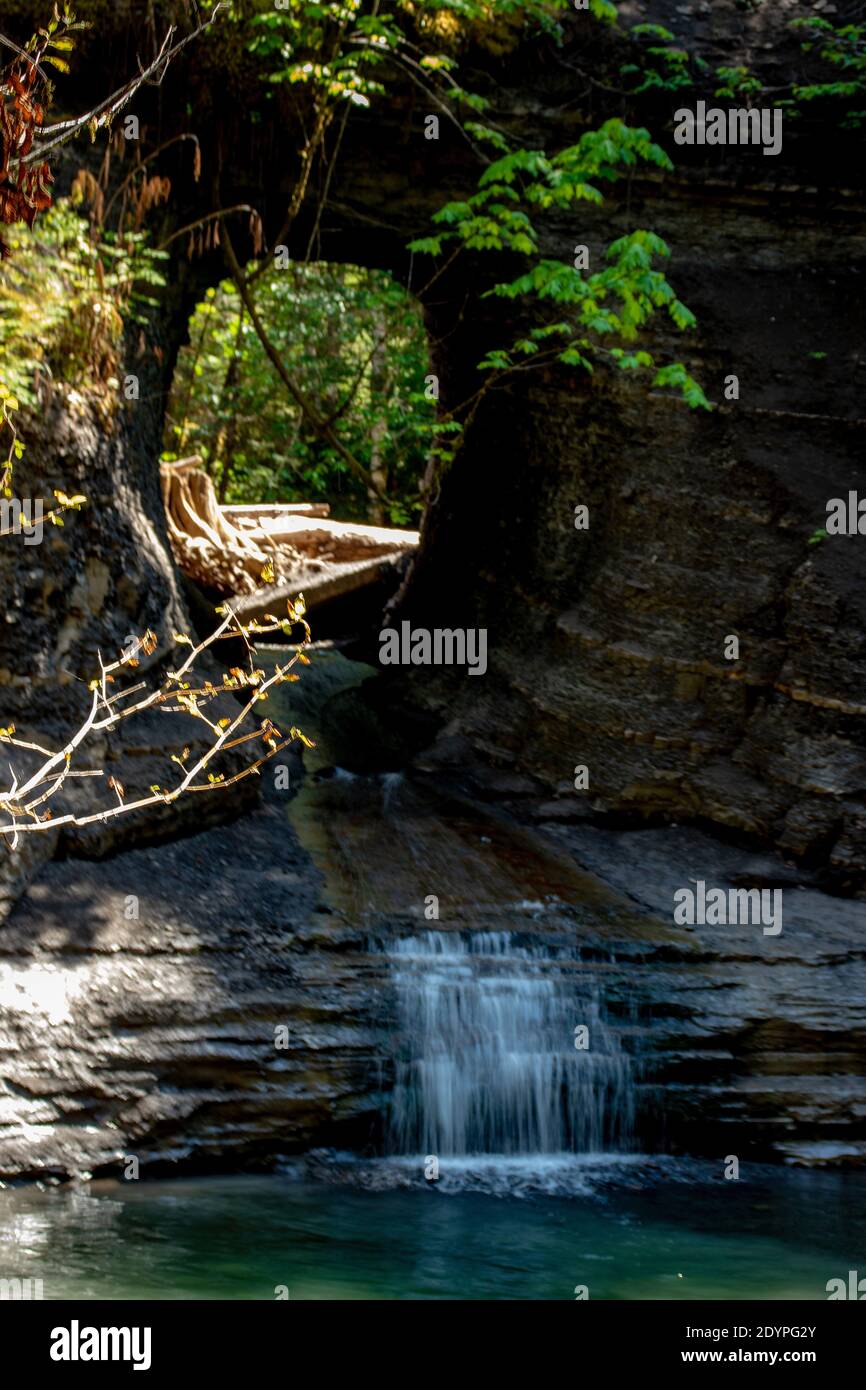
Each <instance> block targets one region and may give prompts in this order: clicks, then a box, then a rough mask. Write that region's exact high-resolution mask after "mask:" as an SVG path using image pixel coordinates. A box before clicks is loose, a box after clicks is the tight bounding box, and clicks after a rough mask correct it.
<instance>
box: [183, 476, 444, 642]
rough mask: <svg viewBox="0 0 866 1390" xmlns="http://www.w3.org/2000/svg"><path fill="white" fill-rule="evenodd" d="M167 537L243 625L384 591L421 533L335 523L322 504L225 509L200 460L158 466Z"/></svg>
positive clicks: (191, 573)
mask: <svg viewBox="0 0 866 1390" xmlns="http://www.w3.org/2000/svg"><path fill="white" fill-rule="evenodd" d="M160 476H161V482H162V493H163V500H164V502H165V511H166V518H167V522H168V531H169V538H170V540H171V544H172V548H173V550H174V554H175V557H176V559H177V562H178V564H179V566H180V568H181V569H182V570H183V571H184V573H185V574H187V575H188V576H189V577H190V578H191V579H194V580H195V581H196V583H198V584H200V585H202V586H203V587H205V588H206V589H208V590H216V591H217V592H218V593H219V594H221V595H222V596H223V597H226V598H235V599H236V600H237V602H236V603H235V608H236V611H237V612H238V614H239V615H241V616H242V617H243V620H244V621H250V620H251V619H252V618H255V617H263V616H264V614H265V613H279V612H280V611H281V610H283V611H284V610H285V605H286V601H287V600H289V599H293V598H295V597H296V596H297V595H298V594H299V593H303V595H304V598H305V600H306V605H307V609H308V610H311V609H313V608H315V607H317V606H318V605H320V604H323V603H326V602H329V601H330V600H331V599H334V598H339V597H341V596H342V595H344V594H350V593H352V592H354V591H355V590H358V589H363V588H366V587H368V586H374V585H376V584H380V583H381V582H382V580H383V577H387V575H388V573H389V571H391V570H392V569H394V568H395V567H396V565H397V563H398V561H400V560H401V559H402V558H403V557H404V556H405V555H407V554H410V553H411V552H412V551H413V550H414V549H415V548H416V547H417V544H418V532H417V531H408V530H399V529H397V528H390V527H387V526H365V525H363V524H361V523H360V522H353V521H352V522H349V521H332V520H331V518H330V517H329V516H328V515H327V513H328V511H329V508H328V505H327V503H323V502H301V503H286V504H283V503H279V502H268V503H260V504H256V503H250V504H248V505H231V506H222V507H221V506H220V505H219V503H218V502H217V500H216V493H215V491H214V486H213V481H212V479H211V478H210V476H209V475H208V474H207V473H206V472H205V470H204V468H203V467H202V461H201V459H200V458H198V457H192V458H188V459H180V460H178V461H177V462H175V463H163V464H161V465H160Z"/></svg>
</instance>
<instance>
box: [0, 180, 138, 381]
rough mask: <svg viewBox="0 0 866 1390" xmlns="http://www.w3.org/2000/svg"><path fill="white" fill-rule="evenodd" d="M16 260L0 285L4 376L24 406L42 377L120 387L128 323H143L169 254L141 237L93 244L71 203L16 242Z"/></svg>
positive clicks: (16, 234)
mask: <svg viewBox="0 0 866 1390" xmlns="http://www.w3.org/2000/svg"><path fill="white" fill-rule="evenodd" d="M10 246H11V249H12V251H13V252H14V255H13V257H12V258H11V259H10V260H9V261H7V262H6V265H5V267H4V272H3V275H2V277H0V375H2V379H3V380H4V381H5V383H6V386H7V387H8V388H9V389H10V390H11V391H12V392H13V393H14V395H15V396H16V398H17V399H18V400H19V401H20V402H22V403H23V404H26V405H32V404H33V403H34V401H35V399H36V392H35V385H36V379H37V375H38V374H40V373H41V374H43V375H47V376H50V377H53V378H55V379H57V380H62V381H68V382H70V383H73V384H75V385H76V386H78V387H79V388H81V387H85V386H87V385H88V384H90V385H96V384H99V385H106V384H111V385H112V386H116V385H117V382H116V380H112V377H113V373H114V371H115V370H116V368H117V357H118V350H119V347H120V341H121V338H122V334H123V330H124V321H125V320H127V321H130V320H131V321H135V320H136V319H140V318H141V316H142V314H143V313H144V312H145V311H146V308H147V306H148V305H149V304H151V303H153V302H154V301H153V297H152V295H151V293H150V291H151V290H152V289H155V288H158V287H159V286H161V285H162V284H163V283H164V280H163V277H162V275H161V273H160V270H159V263H160V261H161V260H162V259H164V255H163V253H160V252H158V251H155V250H153V249H152V248H150V247H149V245H148V243H147V238H146V234H145V233H143V232H127V233H124V235H123V237H122V239H119V238H117V237H116V236H114V235H112V234H110V233H105V234H104V235H103V237H102V238H100V239H97V240H94V237H93V235H92V233H91V230H90V227H89V224H88V222H87V219H86V218H84V217H83V216H81V215H80V214H79V213H78V212H77V211H76V210H75V208H74V207H73V205H72V201H71V200H70V199H59V200H58V202H57V204H56V205H55V206H54V207H53V208H51V209H50V210H49V211H48V212H47V213H46V214H45V215H44V216H43V217H42V218H41V219H40V222H39V225H38V227H34V228H33V229H30V228H27V227H25V226H18V227H16V228H15V229H14V231H13V232H12V233H11V235H10Z"/></svg>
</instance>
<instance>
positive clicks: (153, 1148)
mask: <svg viewBox="0 0 866 1390" xmlns="http://www.w3.org/2000/svg"><path fill="white" fill-rule="evenodd" d="M274 795H275V798H276V799H275V800H274V801H273V802H271V803H270V804H267V805H265V806H263V807H262V808H260V809H259V810H258V811H256V812H255V813H254V814H252V815H251V816H249V817H248V818H247V819H245V820H243V821H239V822H237V823H236V824H235V825H234V826H231V827H227V828H223V829H221V830H216V831H214V830H212V831H209V832H206V833H204V834H202V835H198V836H195V837H193V838H191V839H186V840H183V841H182V842H180V843H177V844H173V845H164V846H162V847H160V848H152V849H144V850H135V851H131V852H128V853H125V854H121V855H118V856H116V857H115V858H113V859H111V860H110V861H107V862H101V863H82V862H79V863H75V864H70V863H68V862H66V863H56V864H52V865H51V866H50V867H49V868H48V869H47V870H46V871H45V872H44V873H43V874H42V876H41V877H40V878H39V879H38V881H37V882H35V883H33V884H32V885H31V887H30V889H29V891H28V892H27V894H26V896H25V897H24V899H23V900H22V902H21V903H20V905H19V907H18V909H17V911H16V912H15V913H14V914H13V916H12V918H11V919H10V920H9V921H8V922H7V924H6V925H5V927H3V929H2V930H0V1001H2V1024H0V1060H2V1074H3V1077H4V1084H3V1088H2V1093H0V1174H2V1175H3V1176H4V1177H10V1176H18V1177H22V1176H23V1177H31V1178H32V1177H39V1176H42V1177H46V1176H50V1175H55V1176H67V1175H75V1174H81V1173H84V1172H92V1171H94V1170H114V1171H117V1170H118V1169H119V1168H120V1169H122V1168H123V1160H124V1159H128V1158H131V1157H136V1158H138V1160H139V1163H140V1165H141V1170H142V1175H143V1176H145V1175H148V1176H154V1175H155V1174H157V1173H158V1172H159V1171H160V1170H161V1167H162V1169H165V1168H166V1167H171V1168H173V1169H176V1168H178V1167H188V1168H191V1169H193V1170H195V1171H206V1170H207V1169H209V1168H219V1169H223V1170H226V1169H227V1170H230V1171H231V1170H239V1169H242V1168H246V1169H249V1168H254V1167H256V1166H258V1165H260V1164H267V1163H269V1162H272V1161H273V1159H274V1158H275V1156H278V1155H281V1154H288V1153H293V1152H298V1151H299V1150H302V1149H304V1148H306V1147H308V1146H309V1145H310V1144H311V1143H312V1142H318V1143H326V1142H332V1141H334V1140H336V1139H338V1138H339V1140H340V1142H341V1143H342V1144H343V1145H344V1146H348V1145H349V1144H358V1146H363V1144H364V1143H365V1142H367V1141H368V1139H369V1138H370V1137H371V1135H372V1133H373V1130H374V1126H375V1121H376V1116H377V1113H378V1110H379V1108H380V1098H379V1096H378V1093H377V1075H376V1070H375V1064H376V1063H377V1060H378V1059H379V1058H380V1057H381V1056H382V1055H383V1053H384V1052H385V1051H386V1046H385V1042H384V1038H383V1037H382V1036H381V1035H380V1032H379V1029H378V1019H377V1017H376V1009H375V1003H376V992H375V990H372V989H371V988H370V987H369V984H368V979H369V976H370V973H371V968H372V966H371V962H370V961H369V960H367V959H366V958H365V957H364V956H363V955H359V953H358V952H359V941H358V935H357V933H356V934H355V936H354V938H353V936H352V934H351V933H348V932H347V931H345V930H341V929H340V927H339V924H337V925H336V926H335V925H332V919H331V917H330V916H329V914H328V911H327V909H326V908H324V907H322V908H321V910H319V887H320V884H319V879H318V875H317V874H316V872H315V870H314V869H313V867H312V865H311V864H310V861H309V859H308V858H307V856H306V855H305V854H304V852H303V851H302V850H301V849H300V847H299V846H298V844H297V841H296V840H295V838H294V837H293V835H292V833H291V831H290V829H289V827H288V825H287V824H286V820H285V804H284V803H285V798H283V799H282V800H280V799H279V795H278V794H276V793H275V794H274ZM281 1029H288V1033H287V1034H286V1035H283V1034H282V1033H280V1032H279V1031H278V1030H281ZM284 1041H285V1043H286V1045H285V1046H283V1042H284Z"/></svg>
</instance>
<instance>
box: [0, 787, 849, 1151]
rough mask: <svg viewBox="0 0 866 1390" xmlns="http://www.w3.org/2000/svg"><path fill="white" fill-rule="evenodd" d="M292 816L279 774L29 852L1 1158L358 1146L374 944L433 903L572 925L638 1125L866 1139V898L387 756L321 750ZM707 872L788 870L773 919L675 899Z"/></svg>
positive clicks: (4, 1043) (367, 1116) (7, 1000)
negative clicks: (72, 854)
mask: <svg viewBox="0 0 866 1390" xmlns="http://www.w3.org/2000/svg"><path fill="white" fill-rule="evenodd" d="M297 772H298V767H297V766H295V767H293V782H294V779H295V778H296V775H297ZM329 772H330V774H331V775H328V774H329ZM293 816H294V823H295V824H294V828H293V825H292V824H290V822H289V820H288V817H287V796H286V794H285V793H278V792H276V791H274V790H273V789H271V790H268V791H267V795H266V798H265V802H264V804H263V805H262V806H261V807H260V808H259V809H257V810H256V811H254V812H253V813H251V814H249V815H247V816H245V817H243V818H241V819H239V820H238V821H236V822H235V823H234V824H233V825H230V826H224V827H220V828H215V829H211V830H207V831H205V832H204V833H202V834H200V835H196V836H193V837H191V838H188V839H185V840H182V841H180V842H178V843H175V844H167V845H162V846H152V847H149V848H145V849H141V850H133V851H127V852H124V853H121V854H118V855H116V856H115V857H114V858H112V859H110V860H104V861H101V862H92V861H80V860H79V861H65V862H56V863H53V864H51V865H49V866H48V867H47V868H45V869H44V870H43V871H42V872H41V873H40V874H38V875H37V876H36V877H35V879H34V881H33V882H32V883H31V885H30V888H29V890H28V891H27V893H26V894H25V896H24V898H23V899H22V900H21V902H20V903H19V905H18V907H17V908H16V910H15V911H14V912H13V913H12V914H11V916H10V918H9V919H8V921H7V923H6V925H5V926H4V927H3V928H2V929H0V999H2V1006H3V1007H2V1028H0V1059H2V1074H3V1077H4V1081H3V1084H2V1089H0V1174H2V1175H3V1176H4V1177H6V1178H9V1177H31V1178H32V1177H37V1176H42V1177H47V1176H57V1177H63V1176H67V1175H70V1174H80V1173H84V1172H100V1171H122V1170H123V1165H124V1162H125V1161H127V1160H128V1159H129V1158H131V1157H137V1158H138V1159H139V1163H140V1168H141V1171H142V1173H145V1174H150V1175H152V1176H155V1175H157V1174H159V1173H161V1172H164V1171H171V1170H175V1169H185V1170H190V1171H207V1170H209V1169H228V1170H242V1169H254V1168H258V1167H262V1168H264V1167H269V1166H271V1165H272V1164H273V1163H274V1162H277V1161H279V1160H280V1159H281V1158H284V1157H285V1156H286V1155H291V1154H296V1153H300V1152H304V1151H306V1150H309V1149H313V1148H321V1147H327V1146H330V1147H336V1148H338V1149H355V1150H361V1151H367V1152H374V1151H375V1150H376V1147H377V1145H378V1142H379V1140H380V1137H381V1128H382V1126H381V1119H382V1115H383V1112H384V1109H385V1106H386V1105H387V1092H388V1089H389V1086H390V1084H391V1080H392V1075H393V1072H392V1067H393V1059H394V1056H395V1048H399V1046H400V1040H399V1038H398V1037H397V1036H396V1035H395V1016H394V988H393V977H392V972H391V964H390V961H389V957H388V954H387V953H388V944H389V942H393V941H394V940H395V938H396V937H399V936H407V935H417V934H418V933H419V932H422V931H424V930H425V929H428V928H431V927H435V928H436V929H437V930H444V931H448V930H457V931H467V930H472V931H476V932H477V931H484V930H490V931H498V932H501V931H504V930H507V931H510V932H514V933H517V934H518V936H519V938H520V939H525V940H527V941H530V940H532V941H536V942H537V941H539V939H540V938H543V939H544V940H546V941H548V942H549V943H550V946H551V947H552V948H555V947H556V946H557V945H560V946H567V947H568V948H569V949H573V948H574V946H575V945H577V946H578V948H579V965H578V966H577V967H576V968H577V969H578V970H579V972H580V974H581V977H582V983H583V981H585V980H586V979H590V980H592V981H594V982H596V983H597V985H598V991H599V995H600V997H601V998H602V999H603V1001H604V1009H605V1017H606V1019H607V1025H608V1027H609V1029H610V1030H611V1031H612V1032H613V1033H615V1034H616V1035H617V1037H618V1038H619V1041H620V1044H621V1046H622V1048H623V1049H624V1050H625V1051H627V1052H628V1053H629V1055H630V1056H631V1057H632V1059H633V1064H634V1068H635V1077H636V1096H637V1111H638V1117H637V1126H636V1132H635V1136H634V1143H635V1145H636V1147H638V1148H639V1149H642V1150H644V1151H645V1152H649V1153H652V1152H656V1153H658V1152H663V1151H669V1152H672V1153H674V1154H676V1153H690V1154H698V1155H704V1156H706V1157H710V1158H713V1159H714V1160H715V1159H719V1158H725V1157H726V1156H727V1155H730V1154H736V1155H738V1156H739V1157H741V1158H743V1157H750V1158H762V1159H770V1160H772V1159H775V1160H777V1161H778V1160H786V1161H789V1162H795V1163H801V1164H807V1165H816V1166H837V1165H843V1166H847V1165H849V1164H852V1163H855V1164H856V1163H860V1162H862V1161H863V1159H864V1156H866V1123H864V1121H866V1078H864V1072H866V1030H864V1025H863V1019H862V1010H861V1008H860V1005H859V1002H858V1001H859V1000H860V999H862V997H863V991H864V989H866V944H864V942H866V936H864V925H866V906H864V905H863V904H862V903H860V902H856V901H850V900H845V899H841V898H832V897H829V896H827V895H826V894H823V893H821V892H819V891H817V890H816V889H815V888H814V886H813V885H811V884H809V883H803V882H800V876H799V875H798V874H797V873H795V872H793V871H792V870H791V869H790V867H786V866H785V865H784V864H783V863H782V862H781V861H779V860H777V859H776V858H775V857H772V856H766V855H763V856H759V855H752V856H745V855H744V854H743V852H742V851H741V850H739V849H738V848H736V847H734V846H726V845H720V844H719V843H718V842H716V841H715V840H713V839H711V838H709V837H706V836H703V835H701V834H699V833H698V832H695V831H693V830H690V829H683V828H667V829H651V830H641V831H634V832H626V833H623V832H612V831H603V830H599V829H598V828H596V827H587V826H573V825H562V824H560V823H557V822H555V821H550V822H545V823H543V824H542V825H540V826H535V827H529V826H520V825H517V824H516V823H515V822H514V821H513V820H511V819H510V818H508V817H507V816H504V815H503V814H502V813H501V812H500V811H499V810H497V809H496V808H495V807H494V808H492V809H491V807H490V806H489V805H488V806H486V807H485V806H483V805H479V804H478V803H475V802H469V801H466V800H465V799H460V798H458V797H455V796H451V795H445V794H443V793H436V794H434V792H433V791H432V790H431V788H430V787H429V786H424V785H413V784H412V783H410V782H408V781H407V779H405V778H403V777H401V776H400V775H398V774H385V775H384V776H382V775H380V776H377V777H364V778H361V777H357V778H352V777H349V776H347V775H345V774H339V775H333V769H330V770H329V769H327V768H324V769H322V771H321V772H320V773H318V774H315V775H314V777H311V779H310V782H309V784H308V790H307V792H306V793H304V795H303V797H302V798H301V802H299V803H298V804H297V807H296V808H295V809H294V811H293ZM298 830H299V831H300V834H301V839H302V841H303V845H302V843H300V842H299V839H298V834H297V831H298ZM304 846H307V848H309V850H311V851H312V855H313V858H311V857H310V853H308V852H307V848H305V847H304ZM314 860H315V863H314ZM317 866H318V867H317ZM320 870H324V877H323V874H322V872H321V871H320ZM699 877H702V878H705V879H706V881H707V882H708V883H712V884H715V885H718V886H722V887H725V886H728V885H733V886H737V885H744V884H747V883H748V884H750V885H753V886H772V887H781V889H782V892H783V895H784V897H783V902H784V923H783V930H782V932H781V934H779V935H778V936H772V937H771V936H765V935H763V934H762V931H761V928H760V926H757V925H748V926H722V927H710V926H695V927H694V928H688V927H684V926H678V925H676V924H675V923H674V921H673V895H674V892H675V891H676V890H677V889H678V888H682V887H687V886H689V884H690V883H691V882H692V881H693V880H694V879H696V878H699ZM431 892H435V893H437V895H438V897H439V910H440V914H441V915H440V918H439V920H437V921H432V922H431V921H429V920H427V919H426V917H425V903H426V899H427V895H428V894H429V893H431ZM136 912H137V914H138V915H137V917H136V916H135V915H134V914H135V913H136ZM281 1028H288V1038H287V1041H288V1046H287V1047H286V1048H279V1047H277V1046H276V1039H277V1036H278V1030H279V1029H281Z"/></svg>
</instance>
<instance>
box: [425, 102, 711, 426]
mask: <svg viewBox="0 0 866 1390" xmlns="http://www.w3.org/2000/svg"><path fill="white" fill-rule="evenodd" d="M640 163H644V164H649V165H654V166H655V167H656V168H660V169H669V168H670V167H671V163H670V160H669V159H668V157H667V155H666V154H665V153H664V151H663V150H662V149H661V148H660V147H659V146H658V145H655V144H654V143H653V142H652V140H651V139H650V136H649V132H648V131H646V130H644V129H642V128H634V127H631V126H627V125H625V123H624V122H623V121H621V120H619V119H616V118H615V119H613V120H609V121H606V122H605V124H604V125H603V126H601V127H600V129H598V130H594V131H588V132H586V134H584V135H583V136H582V137H581V139H580V140H579V141H578V142H577V144H576V145H573V146H570V147H569V148H568V149H565V150H562V151H560V152H559V153H558V154H556V155H552V156H548V155H546V154H545V153H544V152H543V151H541V150H515V151H511V152H509V153H508V154H505V155H503V156H502V157H501V158H500V159H498V160H496V161H495V162H494V163H492V164H491V165H490V166H489V167H488V168H487V169H486V170H485V172H484V173H483V174H482V176H481V179H480V180H479V191H478V192H477V193H476V194H473V196H472V197H470V198H468V199H466V200H465V201H462V202H452V203H448V204H446V206H445V207H444V208H442V209H440V211H439V212H438V213H437V214H436V215H435V217H434V221H435V222H436V223H437V225H439V226H440V227H442V228H443V230H442V231H441V232H440V233H439V234H438V235H436V236H433V237H425V238H422V239H421V240H419V241H416V242H413V243H412V246H411V249H412V250H414V251H416V252H425V253H427V254H429V255H439V254H440V253H442V252H443V251H444V249H445V248H446V247H447V246H448V245H449V244H451V245H454V244H456V245H457V247H458V248H459V249H463V250H467V251H475V252H503V251H508V252H512V253H517V254H519V255H520V256H522V257H524V258H526V259H528V260H529V261H530V265H529V266H528V268H527V269H526V270H525V271H523V272H522V273H521V274H520V275H518V276H517V277H516V278H514V279H511V280H507V281H501V282H498V283H496V284H495V285H494V286H493V287H492V288H491V289H490V290H489V291H488V292H487V293H488V294H491V295H495V296H498V297H500V298H505V299H513V300H518V299H520V300H526V299H530V300H531V299H535V300H537V301H538V302H539V304H541V305H545V306H547V305H549V306H551V307H553V308H555V310H556V311H557V318H556V319H555V320H554V321H546V322H544V323H543V324H541V325H539V326H536V327H533V328H532V329H530V331H529V332H528V333H527V334H526V335H525V336H523V337H521V338H520V339H518V340H517V341H516V342H514V343H513V344H512V345H511V346H510V347H507V348H504V347H503V348H496V349H494V350H492V351H491V352H489V353H488V354H487V355H486V356H485V358H484V359H483V361H482V362H480V363H479V367H480V369H481V370H483V371H493V372H508V371H513V370H518V369H520V367H521V366H522V365H523V366H525V365H528V364H529V362H530V359H532V360H534V361H536V362H538V361H539V360H541V361H549V360H550V358H551V357H553V358H554V359H556V360H558V361H559V362H561V363H563V364H564V365H566V366H570V367H580V368H583V369H584V370H586V371H590V372H591V371H592V370H593V364H592V359H593V357H596V358H597V357H599V356H604V357H605V358H606V360H607V361H609V362H610V363H611V364H613V365H614V366H616V367H618V368H620V369H622V370H643V369H652V370H654V373H655V375H654V377H653V385H655V386H658V387H666V388H673V389H675V390H677V391H678V392H679V393H680V394H681V395H682V397H683V399H684V400H685V401H686V402H687V403H688V404H689V405H690V406H692V407H696V406H700V407H702V408H704V409H709V408H710V403H709V401H708V400H707V398H706V396H705V395H704V393H703V391H702V390H701V388H700V386H699V385H698V383H697V382H696V381H695V380H694V378H693V377H692V376H691V375H690V374H689V373H688V371H687V370H686V368H685V367H684V366H683V365H682V364H681V363H674V364H670V365H668V366H664V367H657V365H656V363H655V361H654V359H653V357H652V356H651V355H650V354H649V353H648V352H645V351H644V352H637V353H635V352H628V351H626V350H625V348H624V347H623V346H622V345H623V344H624V343H630V342H633V341H634V340H635V338H636V337H637V336H638V333H639V330H640V329H641V328H643V327H644V326H645V325H646V324H647V323H648V321H649V320H650V319H651V318H652V316H653V315H654V314H655V312H656V311H657V310H660V309H664V310H665V311H666V312H667V313H668V315H669V317H670V318H671V320H672V321H673V323H674V324H675V325H676V327H677V328H679V329H682V330H685V329H688V328H692V327H693V326H694V323H695V320H694V316H693V315H692V314H691V312H690V311H689V310H688V309H687V308H686V306H685V305H684V304H682V303H681V301H680V300H679V299H678V298H677V296H676V294H675V292H674V290H673V288H672V287H671V285H670V284H669V282H668V280H667V278H666V277H665V275H664V274H663V273H662V272H661V271H660V270H658V269H657V268H656V267H655V265H654V260H655V259H656V258H659V257H662V258H666V257H667V256H669V254H670V251H669V248H668V246H667V245H666V244H665V242H664V241H662V239H661V238H660V237H658V236H655V235H654V234H653V233H652V232H648V231H634V232H631V233H630V234H628V235H627V236H623V237H620V238H619V239H618V240H617V241H615V242H614V243H613V244H612V245H611V246H609V247H608V248H607V251H606V253H605V260H606V262H607V264H606V265H605V266H604V268H603V269H601V270H596V271H592V272H591V273H590V272H584V271H583V270H582V269H579V268H577V266H576V265H575V264H572V263H568V262H566V261H559V260H553V259H550V258H547V257H539V255H538V246H539V236H538V232H537V229H536V227H535V224H534V222H533V220H532V215H533V214H534V213H535V212H536V211H542V212H547V211H549V210H551V209H553V210H559V209H566V208H569V207H570V206H571V205H572V204H573V203H575V202H580V201H583V202H589V203H593V204H599V203H601V202H603V195H602V193H601V191H600V189H599V187H598V184H600V183H603V182H606V181H607V182H609V181H612V180H614V179H616V178H619V177H620V176H621V175H622V173H624V172H626V171H627V170H629V169H632V168H634V167H635V166H637V165H638V164H640Z"/></svg>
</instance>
